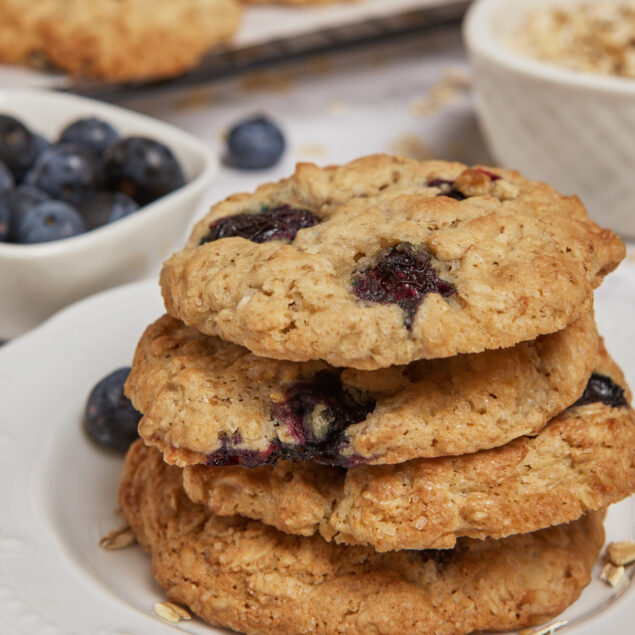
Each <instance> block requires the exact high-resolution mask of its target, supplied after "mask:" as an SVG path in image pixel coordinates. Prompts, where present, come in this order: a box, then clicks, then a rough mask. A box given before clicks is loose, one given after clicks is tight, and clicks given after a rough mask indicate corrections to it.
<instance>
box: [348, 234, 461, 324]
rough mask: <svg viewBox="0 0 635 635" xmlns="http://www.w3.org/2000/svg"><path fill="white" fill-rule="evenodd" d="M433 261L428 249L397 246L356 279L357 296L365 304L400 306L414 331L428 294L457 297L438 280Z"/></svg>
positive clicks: (453, 291)
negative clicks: (415, 320) (365, 301)
mask: <svg viewBox="0 0 635 635" xmlns="http://www.w3.org/2000/svg"><path fill="white" fill-rule="evenodd" d="M431 261H432V256H431V255H430V253H429V252H428V251H427V249H425V248H423V247H417V246H415V245H413V244H411V243H407V242H401V243H397V244H396V245H395V246H394V247H390V248H388V249H385V250H383V251H382V252H380V253H379V254H378V256H377V264H376V265H375V266H374V267H372V268H370V269H366V270H363V271H358V272H356V273H355V274H354V275H353V292H354V293H355V295H356V296H357V297H358V298H360V299H361V300H367V301H369V302H378V303H379V304H391V303H394V304H398V305H399V306H400V307H401V308H402V309H403V311H404V313H405V318H404V322H405V324H406V326H407V327H408V328H410V326H411V325H412V321H413V319H414V316H415V314H416V312H417V309H418V308H419V305H420V304H421V301H422V300H423V298H424V297H425V296H426V295H428V293H439V294H441V295H442V296H443V297H444V298H447V297H449V296H451V295H453V294H455V293H456V288H455V287H454V285H453V284H452V283H451V282H447V281H446V280H442V279H441V278H439V276H437V273H436V271H435V270H434V268H433V267H432V265H431Z"/></svg>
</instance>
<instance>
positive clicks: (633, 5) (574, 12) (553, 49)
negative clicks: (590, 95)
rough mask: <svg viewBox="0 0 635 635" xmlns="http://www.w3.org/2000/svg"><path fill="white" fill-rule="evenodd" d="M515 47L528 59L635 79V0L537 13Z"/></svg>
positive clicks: (515, 39) (600, 0) (519, 30)
mask: <svg viewBox="0 0 635 635" xmlns="http://www.w3.org/2000/svg"><path fill="white" fill-rule="evenodd" d="M511 45H512V47H513V48H514V49H515V50H516V51H517V52H519V53H522V54H524V55H526V56H528V57H532V58H535V59H538V60H541V61H544V62H551V63H554V64H558V65H560V66H564V67H566V68H570V69H572V70H576V71H585V72H590V73H601V74H604V75H614V76H618V77H626V78H631V79H635V1H634V0H622V1H619V2H607V1H606V0H596V1H595V2H583V3H581V4H569V5H568V6H567V7H565V8H562V7H555V6H551V7H549V6H543V7H540V8H538V9H534V10H532V11H530V12H529V13H528V14H527V15H526V16H525V18H524V19H523V20H522V21H521V23H520V24H519V27H518V28H517V31H516V32H515V33H514V34H513V39H512V40H511Z"/></svg>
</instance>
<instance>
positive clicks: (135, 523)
mask: <svg viewBox="0 0 635 635" xmlns="http://www.w3.org/2000/svg"><path fill="white" fill-rule="evenodd" d="M623 256H624V247H623V245H622V243H621V241H620V240H619V239H618V238H617V236H615V235H614V234H613V233H612V232H610V231H608V230H603V229H601V228H599V227H598V226H597V225H596V224H595V223H593V222H592V221H590V220H589V219H588V217H587V215H586V213H585V211H584V208H583V207H582V205H581V204H580V202H579V201H578V200H577V198H575V197H566V196H563V195H561V194H559V193H558V192H556V191H555V190H553V189H552V188H550V187H548V186H547V185H544V184H542V183H535V182H530V181H527V180H526V179H524V178H523V177H522V176H520V175H519V174H518V173H516V172H511V171H506V170H500V169H489V168H482V167H475V168H467V167H466V166H464V165H462V164H459V163H447V162H441V161H425V162H416V161H412V160H408V159H404V158H399V157H389V156H384V155H381V156H370V157H366V158H363V159H360V160H357V161H354V162H352V163H350V164H347V165H343V166H339V167H328V168H323V169H321V168H318V167H316V166H314V165H308V164H303V165H299V166H298V168H297V170H296V172H295V174H294V175H293V176H292V177H290V178H288V179H285V180H283V181H280V182H279V183H275V184H267V185H264V186H262V187H260V188H259V189H258V190H257V191H256V192H255V193H253V194H240V195H236V196H233V197H231V198H229V199H227V200H226V201H224V202H222V203H220V204H218V205H216V206H215V207H214V208H213V209H212V210H211V212H210V213H209V214H208V215H207V216H206V217H205V218H204V219H203V220H202V221H201V222H200V223H198V225H197V226H196V227H195V228H194V230H193V233H192V236H191V239H190V241H189V243H188V245H187V246H186V248H185V249H184V250H183V251H182V252H180V253H177V254H176V255H174V256H173V257H172V258H170V260H168V261H167V263H166V264H165V266H164V268H163V271H162V274H161V286H162V291H163V297H164V300H165V306H166V309H167V313H168V315H166V316H164V317H161V318H160V319H159V320H158V321H157V322H155V323H154V324H152V325H151V326H149V327H148V329H147V330H146V332H145V334H144V335H143V337H142V339H141V341H140V343H139V345H138V348H137V352H136V355H135V359H134V363H133V368H132V371H131V374H130V377H129V379H128V383H127V393H128V395H129V396H130V398H131V399H132V401H133V403H134V405H135V407H136V408H137V409H138V410H140V411H141V412H142V413H143V414H144V417H143V419H142V421H141V423H140V428H139V432H140V435H141V437H142V439H143V440H140V441H137V442H136V443H135V444H134V445H133V446H132V448H131V450H130V452H129V454H128V457H127V459H126V463H125V466H124V470H123V474H122V480H121V490H120V504H121V507H122V509H123V512H124V516H125V517H126V520H127V521H128V523H129V524H130V525H131V527H132V529H133V531H134V533H135V535H136V536H137V538H138V540H139V542H140V543H141V545H142V546H143V547H144V548H145V549H146V550H147V551H149V552H150V553H151V555H152V566H153V572H154V575H155V577H156V578H157V580H158V581H159V583H160V584H161V585H162V586H163V587H164V588H165V590H166V591H167V594H168V597H169V598H170V599H171V600H172V601H174V602H178V603H181V604H184V605H186V606H188V607H189V608H190V609H191V610H193V611H194V612H195V613H196V614H198V615H199V616H201V617H202V618H203V619H205V620H207V621H208V622H211V623H213V624H219V625H223V626H228V627H231V628H233V629H236V630H238V631H242V632H246V633H272V634H273V633H276V634H279V633H382V634H388V633H395V634H401V633H434V634H436V635H438V634H445V633H448V634H449V633H453V634H463V633H469V632H471V631H474V630H511V629H515V628H518V627H522V626H528V625H533V624H538V623H541V622H544V621H545V620H547V619H549V618H551V617H552V616H554V615H556V614H558V613H559V612H561V611H562V610H563V609H564V608H565V607H567V606H568V605H569V604H571V603H572V602H574V601H575V599H576V598H577V597H578V595H579V594H580V592H581V590H582V588H583V587H584V586H585V585H586V584H587V583H588V582H589V580H590V574H591V569H592V568H593V566H594V564H595V562H596V560H597V557H598V554H599V551H600V549H601V547H602V544H603V541H604V534H603V529H602V518H603V511H602V510H603V509H604V508H606V507H607V506H608V505H610V504H611V503H614V502H616V501H618V500H620V499H622V498H624V497H626V496H628V495H629V494H630V493H631V492H632V491H633V490H635V416H634V414H633V411H632V410H631V408H630V407H629V405H628V400H629V394H628V389H627V387H626V385H625V382H624V377H623V376H622V373H621V372H620V370H619V368H617V366H616V365H615V363H614V362H613V361H612V360H611V358H610V357H609V355H608V354H607V352H606V351H605V350H604V348H603V346H602V341H601V339H600V337H599V335H598V333H597V330H596V326H595V322H594V318H593V313H592V307H593V289H594V287H597V286H598V285H599V284H600V282H601V281H602V278H603V277H604V275H606V274H607V273H609V272H610V271H611V270H613V269H614V268H615V267H616V266H617V264H618V263H619V261H620V260H621V259H622V258H623Z"/></svg>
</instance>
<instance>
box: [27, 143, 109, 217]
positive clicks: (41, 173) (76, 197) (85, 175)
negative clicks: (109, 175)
mask: <svg viewBox="0 0 635 635" xmlns="http://www.w3.org/2000/svg"><path fill="white" fill-rule="evenodd" d="M25 183H26V184H27V185H34V186H35V187H38V188H40V189H41V190H44V191H45V192H47V193H48V194H50V195H51V196H52V197H53V198H55V199H58V200H60V201H66V202H67V203H70V204H71V205H75V206H77V205H79V204H80V203H81V202H82V201H83V200H84V199H86V198H87V197H88V196H90V194H92V193H93V192H94V191H95V190H96V189H98V187H99V184H100V170H99V163H98V161H97V160H96V159H95V157H94V155H93V153H92V152H91V151H90V150H88V149H87V148H84V147H83V146H80V145H77V144H71V143H68V144H62V145H54V146H51V147H50V148H48V149H47V150H45V151H44V152H43V153H42V154H41V155H40V156H39V157H38V159H37V161H36V162H35V165H34V166H33V167H32V168H31V170H30V171H29V173H28V174H27V175H26V178H25Z"/></svg>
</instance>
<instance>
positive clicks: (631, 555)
mask: <svg viewBox="0 0 635 635" xmlns="http://www.w3.org/2000/svg"><path fill="white" fill-rule="evenodd" d="M606 555H607V557H608V559H609V560H610V561H611V562H612V563H613V564H614V565H617V566H619V565H627V564H631V562H635V541H634V540H623V541H621V542H612V543H611V544H610V545H609V546H608V547H607V548H606Z"/></svg>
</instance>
